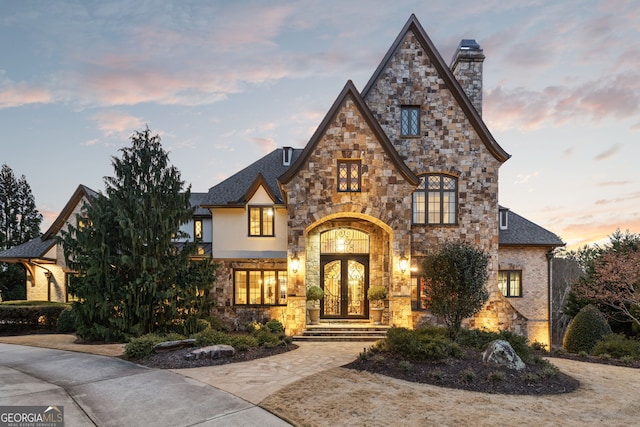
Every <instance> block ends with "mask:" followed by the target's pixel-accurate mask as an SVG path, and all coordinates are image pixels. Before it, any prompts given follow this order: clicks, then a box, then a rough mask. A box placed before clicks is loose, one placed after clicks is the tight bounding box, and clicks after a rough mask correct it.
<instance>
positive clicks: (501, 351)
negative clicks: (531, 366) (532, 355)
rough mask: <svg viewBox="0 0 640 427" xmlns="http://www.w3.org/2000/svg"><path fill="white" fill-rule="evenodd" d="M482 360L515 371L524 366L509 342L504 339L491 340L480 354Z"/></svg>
mask: <svg viewBox="0 0 640 427" xmlns="http://www.w3.org/2000/svg"><path fill="white" fill-rule="evenodd" d="M482 361H483V362H484V363H489V362H491V363H495V364H497V365H500V366H504V367H506V368H508V369H515V370H516V371H521V370H523V369H524V368H526V365H525V364H524V362H523V361H522V359H520V356H518V354H517V353H516V352H515V351H514V350H513V347H511V344H509V342H508V341H504V340H495V341H491V342H490V343H489V346H488V347H487V349H486V350H485V351H484V353H483V354H482Z"/></svg>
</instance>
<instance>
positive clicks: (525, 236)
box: [499, 206, 565, 247]
mask: <svg viewBox="0 0 640 427" xmlns="http://www.w3.org/2000/svg"><path fill="white" fill-rule="evenodd" d="M500 210H508V209H506V208H504V207H502V206H500ZM508 211H509V213H508V220H507V228H506V229H500V237H499V244H500V246H553V247H558V246H564V245H565V243H564V242H563V241H562V239H560V238H559V237H558V236H556V235H555V234H554V233H552V232H551V231H549V230H547V229H545V228H542V227H540V226H539V225H537V224H534V223H533V222H531V221H529V220H528V219H526V218H523V217H521V216H520V215H518V214H517V213H515V212H513V211H511V210H508Z"/></svg>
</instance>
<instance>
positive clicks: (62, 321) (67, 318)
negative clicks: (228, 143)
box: [56, 307, 76, 334]
mask: <svg viewBox="0 0 640 427" xmlns="http://www.w3.org/2000/svg"><path fill="white" fill-rule="evenodd" d="M56 331H58V332H60V333H62V334H67V333H73V332H75V331H76V317H75V314H74V313H73V309H72V308H71V307H69V308H66V309H64V310H62V311H61V312H60V315H59V316H58V323H57V324H56Z"/></svg>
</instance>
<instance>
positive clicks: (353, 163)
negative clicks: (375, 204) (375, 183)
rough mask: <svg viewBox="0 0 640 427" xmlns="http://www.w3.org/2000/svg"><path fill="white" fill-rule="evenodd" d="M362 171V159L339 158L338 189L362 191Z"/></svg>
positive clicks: (342, 190)
mask: <svg viewBox="0 0 640 427" xmlns="http://www.w3.org/2000/svg"><path fill="white" fill-rule="evenodd" d="M361 171H362V162H361V161H360V160H338V191H341V192H358V191H360V187H361V182H362V181H361Z"/></svg>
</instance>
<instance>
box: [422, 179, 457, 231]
mask: <svg viewBox="0 0 640 427" xmlns="http://www.w3.org/2000/svg"><path fill="white" fill-rule="evenodd" d="M457 218H458V179H457V178H455V177H453V176H449V175H442V174H432V175H423V176H421V177H420V184H419V185H418V188H417V189H416V190H415V191H414V193H413V223H414V224H456V223H457V221H458V219H457Z"/></svg>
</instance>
